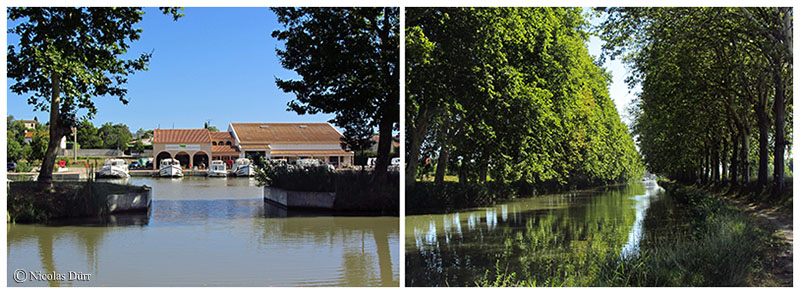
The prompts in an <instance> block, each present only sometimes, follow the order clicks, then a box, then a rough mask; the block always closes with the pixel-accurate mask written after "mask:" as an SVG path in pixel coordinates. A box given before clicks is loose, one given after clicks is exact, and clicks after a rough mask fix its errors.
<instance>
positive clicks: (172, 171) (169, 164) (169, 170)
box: [158, 158, 183, 177]
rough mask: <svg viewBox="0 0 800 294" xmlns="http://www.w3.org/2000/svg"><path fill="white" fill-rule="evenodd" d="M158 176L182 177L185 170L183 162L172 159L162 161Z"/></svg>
mask: <svg viewBox="0 0 800 294" xmlns="http://www.w3.org/2000/svg"><path fill="white" fill-rule="evenodd" d="M158 175H159V176H161V177H182V176H183V168H181V162H180V161H177V160H175V159H172V158H164V159H162V160H161V165H160V168H159V169H158Z"/></svg>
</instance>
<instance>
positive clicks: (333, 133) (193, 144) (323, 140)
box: [153, 123, 353, 169]
mask: <svg viewBox="0 0 800 294" xmlns="http://www.w3.org/2000/svg"><path fill="white" fill-rule="evenodd" d="M341 138H342V134H341V133H339V131H337V130H336V129H335V128H333V126H331V125H330V124H328V123H230V124H229V125H228V130H227V131H226V132H210V131H208V130H207V129H156V130H154V131H153V154H154V156H155V157H156V158H155V162H156V164H154V165H153V167H154V168H155V169H158V165H159V163H160V161H161V159H164V158H174V159H177V160H178V161H180V162H181V165H183V166H185V167H194V166H197V167H199V168H201V169H202V168H205V167H208V163H209V162H210V161H209V158H210V159H211V160H223V161H225V162H228V163H230V162H232V161H233V160H235V159H236V158H242V157H248V158H252V159H253V160H256V161H258V160H260V159H261V158H268V159H283V160H287V161H289V162H294V161H296V160H298V159H304V158H314V159H320V160H322V161H323V162H326V163H330V164H333V165H335V166H341V165H352V164H353V152H351V151H345V150H342V147H341V145H340V142H341Z"/></svg>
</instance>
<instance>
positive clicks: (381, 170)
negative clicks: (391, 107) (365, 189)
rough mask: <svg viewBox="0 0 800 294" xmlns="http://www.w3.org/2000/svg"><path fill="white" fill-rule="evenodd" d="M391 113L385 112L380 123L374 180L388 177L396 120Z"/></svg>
mask: <svg viewBox="0 0 800 294" xmlns="http://www.w3.org/2000/svg"><path fill="white" fill-rule="evenodd" d="M391 117H392V115H391V114H388V113H384V114H383V115H382V118H381V122H380V124H379V125H378V136H379V139H378V158H377V159H376V160H375V173H374V175H373V179H372V180H373V182H375V181H376V180H377V181H383V180H385V178H386V169H387V168H388V167H389V162H390V161H391V158H389V156H390V153H391V151H392V141H393V140H392V126H393V125H394V122H393V121H392V120H391V119H390V118H391Z"/></svg>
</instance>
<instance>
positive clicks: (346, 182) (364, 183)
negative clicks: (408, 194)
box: [255, 160, 400, 215]
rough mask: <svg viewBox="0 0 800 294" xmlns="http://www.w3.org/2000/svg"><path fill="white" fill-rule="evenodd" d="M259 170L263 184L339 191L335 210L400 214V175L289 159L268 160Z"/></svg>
mask: <svg viewBox="0 0 800 294" xmlns="http://www.w3.org/2000/svg"><path fill="white" fill-rule="evenodd" d="M256 169H257V171H256V176H255V178H256V181H257V182H258V185H259V186H266V187H274V188H279V189H285V190H292V191H305V192H336V199H335V201H334V205H333V206H334V209H335V210H343V211H372V212H380V213H381V214H390V215H398V214H399V207H400V206H399V199H400V194H399V191H400V189H399V187H400V176H399V173H397V172H387V173H386V178H385V179H374V178H373V177H374V174H373V173H372V172H366V171H354V172H350V171H339V172H337V171H335V170H332V169H331V168H329V167H328V166H326V165H320V166H310V167H299V166H295V165H290V164H288V163H287V162H285V161H269V160H265V161H264V162H263V163H262V164H261V165H259V166H258V167H257V168H256Z"/></svg>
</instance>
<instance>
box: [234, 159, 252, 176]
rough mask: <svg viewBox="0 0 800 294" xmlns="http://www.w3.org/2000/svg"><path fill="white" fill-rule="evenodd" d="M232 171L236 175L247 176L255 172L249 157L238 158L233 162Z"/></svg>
mask: <svg viewBox="0 0 800 294" xmlns="http://www.w3.org/2000/svg"><path fill="white" fill-rule="evenodd" d="M233 172H234V173H235V174H236V176H237V177H249V176H253V175H255V174H256V171H255V169H254V168H253V165H252V164H251V163H250V159H247V158H239V159H237V160H236V162H234V163H233Z"/></svg>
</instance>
